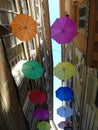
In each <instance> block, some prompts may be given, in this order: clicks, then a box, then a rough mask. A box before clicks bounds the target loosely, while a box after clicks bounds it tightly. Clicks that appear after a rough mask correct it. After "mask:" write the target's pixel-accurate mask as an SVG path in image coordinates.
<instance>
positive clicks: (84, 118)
mask: <svg viewBox="0 0 98 130" xmlns="http://www.w3.org/2000/svg"><path fill="white" fill-rule="evenodd" d="M88 107H89V106H88V105H86V108H85V113H84V117H83V128H82V129H83V130H86V121H87V116H88Z"/></svg>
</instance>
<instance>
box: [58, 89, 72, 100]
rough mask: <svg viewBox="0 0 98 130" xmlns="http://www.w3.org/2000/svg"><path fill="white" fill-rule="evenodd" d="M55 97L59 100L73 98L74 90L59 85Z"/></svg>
mask: <svg viewBox="0 0 98 130" xmlns="http://www.w3.org/2000/svg"><path fill="white" fill-rule="evenodd" d="M56 97H57V98H59V99H60V100H61V101H69V100H71V99H73V98H74V92H73V90H72V89H71V88H69V87H60V88H58V89H57V90H56Z"/></svg>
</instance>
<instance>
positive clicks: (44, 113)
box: [33, 108, 49, 121]
mask: <svg viewBox="0 0 98 130" xmlns="http://www.w3.org/2000/svg"><path fill="white" fill-rule="evenodd" d="M33 115H34V117H35V118H36V119H37V120H39V121H40V120H46V119H48V118H49V112H48V110H46V109H44V108H37V109H36V110H35V111H34V113H33Z"/></svg>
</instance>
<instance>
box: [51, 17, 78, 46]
mask: <svg viewBox="0 0 98 130" xmlns="http://www.w3.org/2000/svg"><path fill="white" fill-rule="evenodd" d="M50 29H51V38H53V39H54V40H55V41H56V42H58V43H60V44H68V43H70V42H71V41H72V40H73V38H74V37H75V36H76V35H77V27H76V24H75V22H74V21H73V20H71V19H70V18H69V17H68V16H66V17H63V18H57V19H56V20H55V22H54V23H53V24H52V26H51V28H50Z"/></svg>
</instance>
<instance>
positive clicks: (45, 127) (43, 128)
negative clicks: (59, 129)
mask: <svg viewBox="0 0 98 130" xmlns="http://www.w3.org/2000/svg"><path fill="white" fill-rule="evenodd" d="M37 128H38V129H39V130H50V124H49V122H47V121H42V122H39V123H38V124H37Z"/></svg>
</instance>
